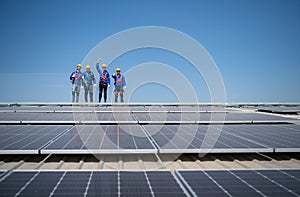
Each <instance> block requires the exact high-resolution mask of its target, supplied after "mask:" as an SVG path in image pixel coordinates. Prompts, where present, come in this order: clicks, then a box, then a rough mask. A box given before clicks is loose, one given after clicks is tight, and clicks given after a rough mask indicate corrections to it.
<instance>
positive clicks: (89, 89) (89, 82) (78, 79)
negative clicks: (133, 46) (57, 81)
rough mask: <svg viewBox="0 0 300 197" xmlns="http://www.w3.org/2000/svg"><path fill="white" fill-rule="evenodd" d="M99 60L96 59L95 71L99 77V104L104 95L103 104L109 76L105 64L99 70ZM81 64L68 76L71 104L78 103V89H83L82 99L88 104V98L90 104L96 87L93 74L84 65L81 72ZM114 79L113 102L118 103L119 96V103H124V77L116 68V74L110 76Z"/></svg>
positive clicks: (89, 68) (89, 67)
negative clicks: (70, 88)
mask: <svg viewBox="0 0 300 197" xmlns="http://www.w3.org/2000/svg"><path fill="white" fill-rule="evenodd" d="M100 62H101V58H98V60H97V63H96V69H97V71H98V73H99V75H100V79H99V103H101V100H102V95H103V94H104V102H105V103H106V101H107V89H108V88H110V75H109V72H108V70H107V66H106V64H102V66H101V69H100V66H99V64H100ZM81 67H82V66H81V64H77V68H76V70H75V71H74V72H72V73H71V75H70V82H71V83H72V102H73V103H74V102H78V101H79V94H80V89H81V88H84V99H85V102H88V96H89V97H90V102H94V101H93V97H94V88H95V87H96V79H95V75H94V73H93V72H92V71H91V66H90V65H86V67H85V68H86V71H85V72H83V73H82V72H81ZM112 78H113V79H114V86H115V89H114V95H115V102H118V97H119V96H120V98H121V99H120V100H121V102H124V89H125V88H126V81H125V77H124V76H123V75H121V69H120V68H116V73H114V74H113V75H112Z"/></svg>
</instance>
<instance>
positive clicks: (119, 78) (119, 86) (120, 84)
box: [112, 68, 126, 103]
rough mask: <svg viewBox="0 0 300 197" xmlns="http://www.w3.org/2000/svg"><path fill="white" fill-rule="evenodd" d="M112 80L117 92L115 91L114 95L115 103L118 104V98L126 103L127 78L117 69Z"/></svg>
mask: <svg viewBox="0 0 300 197" xmlns="http://www.w3.org/2000/svg"><path fill="white" fill-rule="evenodd" d="M112 78H114V80H115V82H114V85H115V90H114V94H115V102H118V97H119V96H120V97H121V102H122V103H123V102H124V99H123V97H124V89H125V88H126V81H125V77H124V76H123V75H121V69H120V68H117V69H116V73H114V74H113V75H112Z"/></svg>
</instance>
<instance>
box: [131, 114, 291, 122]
mask: <svg viewBox="0 0 300 197" xmlns="http://www.w3.org/2000/svg"><path fill="white" fill-rule="evenodd" d="M133 114H134V115H135V117H136V119H137V120H138V121H195V122H201V121H211V120H219V121H223V120H225V121H248V122H249V123H251V122H255V121H274V122H276V121H296V120H295V119H292V118H286V117H282V116H274V115H267V114H260V113H254V112H253V113H245V112H239V113H237V112H228V113H225V112H224V113H218V112H214V113H210V112H200V113H191V112H184V113H180V112H172V113H157V112H155V113H153V112H152V113H139V112H135V113H133Z"/></svg>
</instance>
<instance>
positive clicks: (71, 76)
mask: <svg viewBox="0 0 300 197" xmlns="http://www.w3.org/2000/svg"><path fill="white" fill-rule="evenodd" d="M73 74H74V72H72V73H71V75H70V80H72V78H73Z"/></svg>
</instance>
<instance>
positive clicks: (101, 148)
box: [41, 125, 157, 154]
mask: <svg viewBox="0 0 300 197" xmlns="http://www.w3.org/2000/svg"><path fill="white" fill-rule="evenodd" d="M155 152H157V150H156V148H155V147H154V145H153V144H152V142H151V141H150V139H149V138H148V137H147V135H146V134H145V133H144V131H143V130H142V128H141V127H140V126H138V125H123V126H117V125H83V126H76V127H73V128H72V129H71V130H69V131H68V132H66V133H65V134H64V135H62V136H60V137H59V138H57V139H56V140H55V141H53V142H52V143H51V144H49V145H48V146H47V147H45V148H44V149H43V150H41V153H44V154H48V153H78V154H80V153H103V154H104V153H108V154H111V153H155Z"/></svg>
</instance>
